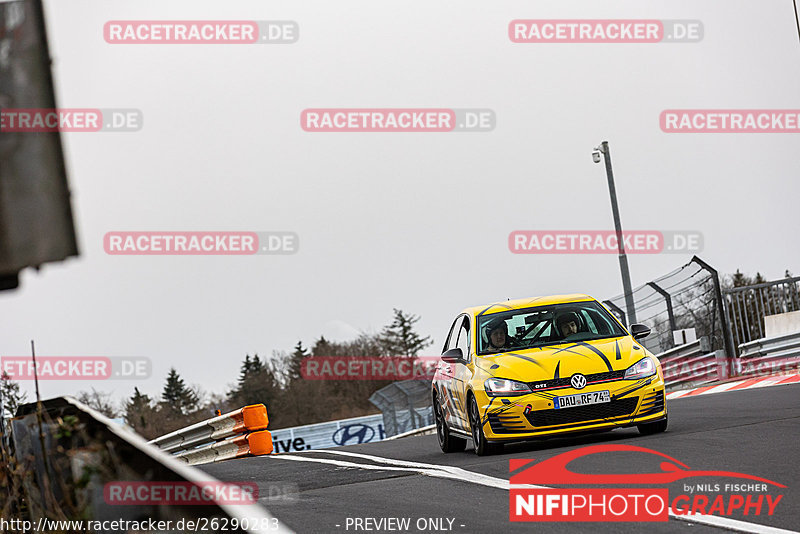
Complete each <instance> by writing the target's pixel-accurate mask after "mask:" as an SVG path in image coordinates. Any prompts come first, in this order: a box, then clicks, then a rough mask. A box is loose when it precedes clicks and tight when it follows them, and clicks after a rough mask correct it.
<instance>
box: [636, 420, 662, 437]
mask: <svg viewBox="0 0 800 534" xmlns="http://www.w3.org/2000/svg"><path fill="white" fill-rule="evenodd" d="M636 428H638V429H639V434H641V435H643V436H649V435H651V434H660V433H661V432H664V431H665V430H666V429H667V418H666V417H664V419H662V420H661V421H656V422H655V423H642V424H641V425H636Z"/></svg>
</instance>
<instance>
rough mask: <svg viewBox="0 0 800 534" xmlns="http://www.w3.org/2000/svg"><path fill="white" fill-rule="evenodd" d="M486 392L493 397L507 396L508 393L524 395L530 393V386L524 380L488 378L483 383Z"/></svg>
mask: <svg viewBox="0 0 800 534" xmlns="http://www.w3.org/2000/svg"><path fill="white" fill-rule="evenodd" d="M483 387H484V389H486V393H487V394H488V395H491V396H493V397H507V396H509V395H525V394H527V393H531V388H530V387H528V384H526V383H525V382H517V381H516V380H506V379H505V378H490V379H489V380H487V381H486V382H484V383H483Z"/></svg>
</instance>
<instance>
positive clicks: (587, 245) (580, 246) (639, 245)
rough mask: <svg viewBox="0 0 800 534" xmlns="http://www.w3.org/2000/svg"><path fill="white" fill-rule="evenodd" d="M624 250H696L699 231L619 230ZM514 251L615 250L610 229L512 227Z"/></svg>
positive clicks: (700, 240) (616, 243)
mask: <svg viewBox="0 0 800 534" xmlns="http://www.w3.org/2000/svg"><path fill="white" fill-rule="evenodd" d="M622 244H623V246H624V248H625V252H626V253H628V254H659V253H671V254H680V253H698V252H702V250H703V234H701V233H700V232H696V231H661V230H630V231H623V232H622ZM508 249H509V250H510V251H511V252H513V253H514V254H617V253H619V239H618V238H617V233H616V232H615V231H613V230H515V231H513V232H511V233H510V234H509V236H508Z"/></svg>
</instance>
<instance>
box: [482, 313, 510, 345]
mask: <svg viewBox="0 0 800 534" xmlns="http://www.w3.org/2000/svg"><path fill="white" fill-rule="evenodd" d="M499 328H502V329H503V331H504V332H505V333H506V335H508V326H507V325H506V322H505V321H504V320H502V319H493V320H491V321H489V322H487V323H486V326H485V327H484V328H483V336H484V340H485V341H486V342H487V343H488V342H489V341H490V340H491V339H492V332H494V331H495V330H497V329H499Z"/></svg>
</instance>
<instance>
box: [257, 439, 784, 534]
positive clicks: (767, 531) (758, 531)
mask: <svg viewBox="0 0 800 534" xmlns="http://www.w3.org/2000/svg"><path fill="white" fill-rule="evenodd" d="M303 452H304V453H307V452H316V453H324V454H333V455H336V454H338V455H341V456H352V457H356V458H363V459H365V460H370V461H372V462H376V463H378V462H380V463H382V464H383V465H370V464H362V463H356V462H345V461H342V460H333V459H330V458H308V457H305V456H295V455H294V454H296V453H292V454H277V455H269V456H262V457H261V458H266V459H276V458H279V459H283V460H293V461H298V462H316V463H323V464H330V465H337V466H339V467H354V468H358V469H367V470H373V471H414V472H417V473H420V474H422V475H427V476H431V477H438V478H447V479H451V480H460V481H462V482H471V483H473V484H478V485H481V486H489V487H492V488H498V489H504V490H508V489H511V488H512V487H513V488H515V489H516V488H533V489H552V488H550V487H549V486H533V485H524V484H513V485H512V484H510V483H509V481H508V480H505V479H502V478H496V477H492V476H489V475H484V474H481V473H476V472H474V471H467V470H466V469H461V468H460V467H454V466H450V465H438V464H426V463H421V462H409V461H406V460H395V459H393V458H384V457H382V456H372V455H370V454H361V453H357V452H348V451H331V450H325V449H311V450H306V451H303ZM669 515H670V517H673V518H675V519H677V520H679V521H686V522H688V523H699V524H703V525H708V526H712V527H717V528H724V529H728V530H733V531H736V532H748V533H753V534H797V531H794V530H785V529H782V528H776V527H769V526H766V525H759V524H757V523H748V522H747V521H740V520H738V519H730V518H727V517H720V516H713V515H704V514H677V513H675V511H673V509H672V508H670V509H669Z"/></svg>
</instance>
